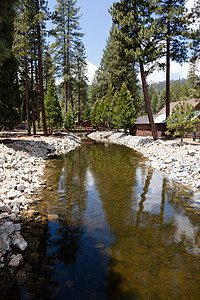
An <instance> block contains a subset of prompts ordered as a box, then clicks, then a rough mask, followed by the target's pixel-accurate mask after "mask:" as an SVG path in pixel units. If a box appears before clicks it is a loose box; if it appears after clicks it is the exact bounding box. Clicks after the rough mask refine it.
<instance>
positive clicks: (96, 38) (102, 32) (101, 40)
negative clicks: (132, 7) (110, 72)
mask: <svg viewBox="0 0 200 300" xmlns="http://www.w3.org/2000/svg"><path fill="white" fill-rule="evenodd" d="M113 2H114V1H113V0H77V6H80V7H81V9H80V14H82V17H81V18H80V21H79V22H80V26H81V32H82V33H84V34H85V36H84V38H83V43H84V45H85V49H86V54H87V60H88V61H89V62H90V63H92V64H93V65H96V66H98V65H99V63H100V60H101V58H102V53H103V52H102V51H103V49H104V48H105V45H106V39H107V38H108V35H109V31H110V28H111V24H112V21H111V15H110V14H109V12H108V9H109V8H110V7H111V6H112V4H113ZM48 4H49V5H48V6H49V8H50V10H51V11H52V10H53V8H54V6H55V5H56V0H48Z"/></svg>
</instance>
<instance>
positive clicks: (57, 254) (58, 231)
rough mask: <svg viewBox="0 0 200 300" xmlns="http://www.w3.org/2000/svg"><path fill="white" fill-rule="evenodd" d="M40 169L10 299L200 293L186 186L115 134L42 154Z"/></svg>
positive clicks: (194, 213) (199, 221) (196, 222)
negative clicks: (23, 257) (111, 140)
mask: <svg viewBox="0 0 200 300" xmlns="http://www.w3.org/2000/svg"><path fill="white" fill-rule="evenodd" d="M45 178H46V179H47V184H46V186H45V187H44V189H43V191H42V196H41V197H42V200H41V201H40V202H39V204H37V206H36V208H37V210H38V211H39V214H38V215H37V217H36V218H35V220H34V223H30V224H32V225H30V226H29V227H31V228H29V227H28V224H29V223H28V222H27V229H25V233H24V234H25V236H26V239H28V241H29V248H28V249H27V263H26V268H25V267H24V269H25V270H27V269H28V267H30V266H31V269H30V270H29V272H30V273H31V275H30V276H29V280H28V281H27V282H26V283H25V284H23V285H22V287H21V288H20V289H19V295H18V297H16V299H20V298H21V299H80V300H81V299H87V300H89V299H200V214H199V210H198V208H196V207H195V208H194V207H192V206H191V204H192V203H193V201H194V196H193V195H192V193H189V192H188V191H186V190H185V189H184V188H183V187H181V186H180V185H179V186H178V185H175V184H173V183H172V182H170V181H168V180H167V179H166V178H165V177H164V176H163V174H162V173H161V172H157V171H153V170H152V169H150V168H149V167H148V166H147V165H146V164H145V160H144V158H143V157H142V156H140V155H139V154H137V153H136V152H134V151H133V150H131V149H128V148H125V147H123V146H117V145H112V144H93V145H85V146H84V145H83V146H81V147H79V148H77V149H76V150H75V151H72V152H70V153H68V154H67V155H65V156H61V157H60V158H58V159H53V160H51V161H49V163H48V166H47V168H46V174H45ZM196 201H198V199H196ZM193 206H194V205H193ZM197 206H198V205H197ZM33 228H34V229H33ZM31 229H32V231H31ZM30 245H31V247H30Z"/></svg>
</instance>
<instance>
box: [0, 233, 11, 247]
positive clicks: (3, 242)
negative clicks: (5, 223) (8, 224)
mask: <svg viewBox="0 0 200 300" xmlns="http://www.w3.org/2000/svg"><path fill="white" fill-rule="evenodd" d="M10 245H11V239H10V238H9V236H8V234H7V233H1V234H0V249H1V251H4V250H5V251H7V250H9V249H10Z"/></svg>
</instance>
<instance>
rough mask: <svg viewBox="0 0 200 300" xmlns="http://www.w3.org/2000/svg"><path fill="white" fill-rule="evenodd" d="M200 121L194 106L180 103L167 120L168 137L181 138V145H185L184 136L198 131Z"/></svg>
mask: <svg viewBox="0 0 200 300" xmlns="http://www.w3.org/2000/svg"><path fill="white" fill-rule="evenodd" d="M198 123H199V119H198V118H197V117H196V114H195V111H194V106H192V105H191V104H188V103H184V102H183V103H179V104H177V105H176V106H175V108H174V109H173V110H172V113H171V115H170V116H169V117H168V118H167V131H166V132H165V133H166V134H168V135H171V131H172V132H173V136H179V135H180V136H181V143H183V136H184V134H187V133H191V132H193V131H195V130H196V127H197V125H198Z"/></svg>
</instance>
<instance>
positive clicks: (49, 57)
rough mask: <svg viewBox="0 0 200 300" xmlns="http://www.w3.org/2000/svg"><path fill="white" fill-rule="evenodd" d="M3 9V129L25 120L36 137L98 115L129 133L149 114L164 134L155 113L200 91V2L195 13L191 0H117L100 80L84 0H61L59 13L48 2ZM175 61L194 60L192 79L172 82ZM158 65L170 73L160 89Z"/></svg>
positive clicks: (98, 120) (21, 2)
mask: <svg viewBox="0 0 200 300" xmlns="http://www.w3.org/2000/svg"><path fill="white" fill-rule="evenodd" d="M0 10H1V16H0V129H1V130H2V129H13V128H15V126H16V125H18V124H20V123H22V122H23V123H24V124H25V128H26V129H27V132H28V135H31V134H36V132H37V130H39V129H42V130H43V132H44V135H48V134H49V133H51V132H52V130H53V129H55V128H60V129H62V128H63V129H64V128H65V129H72V128H74V124H75V123H76V124H78V126H80V125H81V123H82V122H83V121H86V120H89V119H90V120H91V121H92V126H93V127H98V126H99V125H100V124H104V126H109V127H111V128H114V129H119V128H123V129H124V130H125V131H126V130H128V129H130V128H131V126H132V125H133V124H134V121H135V119H136V118H137V117H138V116H141V115H148V118H149V121H150V124H151V127H152V134H153V137H154V139H156V138H157V135H156V128H155V124H154V120H153V117H152V116H153V114H156V113H158V112H159V111H160V110H161V109H162V108H163V107H164V106H165V105H166V117H168V116H169V114H170V111H169V107H170V106H169V103H170V102H176V101H179V100H188V99H191V98H197V99H198V97H199V96H200V94H199V91H200V88H199V84H200V81H199V75H198V71H199V70H198V67H197V66H198V62H199V53H200V52H199V44H200V43H199V36H200V35H199V23H198V22H199V10H200V2H199V1H198V0H197V1H195V4H194V7H193V8H192V9H191V10H190V11H188V10H187V9H186V7H185V1H184V0H178V1H175V0H155V1H149V0H142V1H141V0H140V1H139V0H134V1H128V0H120V1H117V2H114V3H113V5H112V6H111V7H110V9H109V13H110V15H111V18H112V27H111V29H110V33H109V36H108V38H107V41H106V46H105V48H104V50H103V55H102V58H101V62H100V65H99V67H98V70H97V71H96V73H95V76H94V78H93V81H92V83H89V81H88V78H87V61H86V59H87V53H86V50H85V46H84V43H83V36H84V34H83V32H82V28H81V27H80V22H79V20H80V18H81V7H78V5H77V1H76V0H66V1H63V0H57V3H56V6H55V7H54V11H50V10H49V8H48V2H47V1H46V0H17V1H15V0H10V1H7V0H1V3H0ZM47 22H51V24H52V26H51V29H47ZM86 34H87V33H86ZM172 61H176V62H178V63H180V64H181V63H184V62H189V64H190V70H189V73H188V77H187V78H186V79H185V80H175V81H172V80H170V63H171V62H172ZM154 70H165V73H166V81H165V82H162V83H160V86H159V85H158V84H157V85H156V84H154V83H149V82H148V75H149V74H151V73H152V72H153V71H154ZM58 79H59V80H58ZM58 82H59V83H58Z"/></svg>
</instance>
